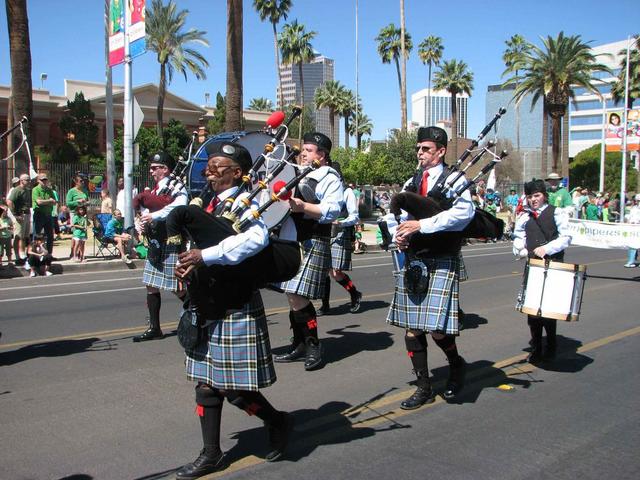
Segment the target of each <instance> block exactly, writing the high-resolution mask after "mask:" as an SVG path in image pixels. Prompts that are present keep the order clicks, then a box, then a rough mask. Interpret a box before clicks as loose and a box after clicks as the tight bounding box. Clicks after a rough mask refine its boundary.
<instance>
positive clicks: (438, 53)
mask: <svg viewBox="0 0 640 480" xmlns="http://www.w3.org/2000/svg"><path fill="white" fill-rule="evenodd" d="M443 51H444V46H443V45H442V39H441V38H440V37H436V36H435V35H429V36H428V37H427V38H425V39H424V40H423V41H422V42H421V43H420V45H418V57H420V60H421V61H422V63H423V64H427V65H428V66H429V76H428V82H427V88H428V90H427V119H426V122H425V126H428V124H429V123H431V66H432V65H435V66H438V65H440V60H442V52H443Z"/></svg>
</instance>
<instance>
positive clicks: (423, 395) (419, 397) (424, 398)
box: [400, 385, 436, 410]
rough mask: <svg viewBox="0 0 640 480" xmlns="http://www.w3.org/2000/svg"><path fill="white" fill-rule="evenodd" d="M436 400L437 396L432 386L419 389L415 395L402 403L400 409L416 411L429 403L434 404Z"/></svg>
mask: <svg viewBox="0 0 640 480" xmlns="http://www.w3.org/2000/svg"><path fill="white" fill-rule="evenodd" d="M435 400H436V396H435V395H434V393H433V390H432V389H431V385H427V386H426V387H418V388H417V389H416V391H415V392H413V395H411V396H410V397H409V398H407V399H406V400H403V401H402V403H400V408H401V409H403V410H415V409H416V408H418V407H421V406H422V405H425V404H427V403H433V402H434V401H435Z"/></svg>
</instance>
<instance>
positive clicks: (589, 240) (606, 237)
mask: <svg viewBox="0 0 640 480" xmlns="http://www.w3.org/2000/svg"><path fill="white" fill-rule="evenodd" d="M569 231H570V234H571V245H579V246H582V247H591V248H620V249H627V248H640V224H634V223H605V222H596V221H593V220H579V219H576V218H570V219H569Z"/></svg>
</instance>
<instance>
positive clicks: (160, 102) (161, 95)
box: [156, 63, 167, 145]
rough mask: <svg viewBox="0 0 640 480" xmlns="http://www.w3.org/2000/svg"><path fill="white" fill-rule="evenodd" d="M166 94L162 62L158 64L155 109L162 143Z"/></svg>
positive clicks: (164, 68)
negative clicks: (156, 102) (158, 78)
mask: <svg viewBox="0 0 640 480" xmlns="http://www.w3.org/2000/svg"><path fill="white" fill-rule="evenodd" d="M166 94H167V71H166V65H165V64H164V63H161V64H160V85H159V86H158V107H157V109H156V117H157V125H156V128H157V130H158V137H160V141H162V145H164V139H163V137H162V114H163V112H164V97H165V95H166Z"/></svg>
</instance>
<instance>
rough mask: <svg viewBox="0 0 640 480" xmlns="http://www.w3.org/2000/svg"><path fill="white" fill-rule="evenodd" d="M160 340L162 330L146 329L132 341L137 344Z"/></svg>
mask: <svg viewBox="0 0 640 480" xmlns="http://www.w3.org/2000/svg"><path fill="white" fill-rule="evenodd" d="M161 338H164V335H163V334H162V330H158V329H156V328H148V329H147V330H146V331H145V332H144V333H142V334H140V335H136V336H135V337H133V341H134V342H136V343H137V342H146V341H148V340H160V339H161Z"/></svg>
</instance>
